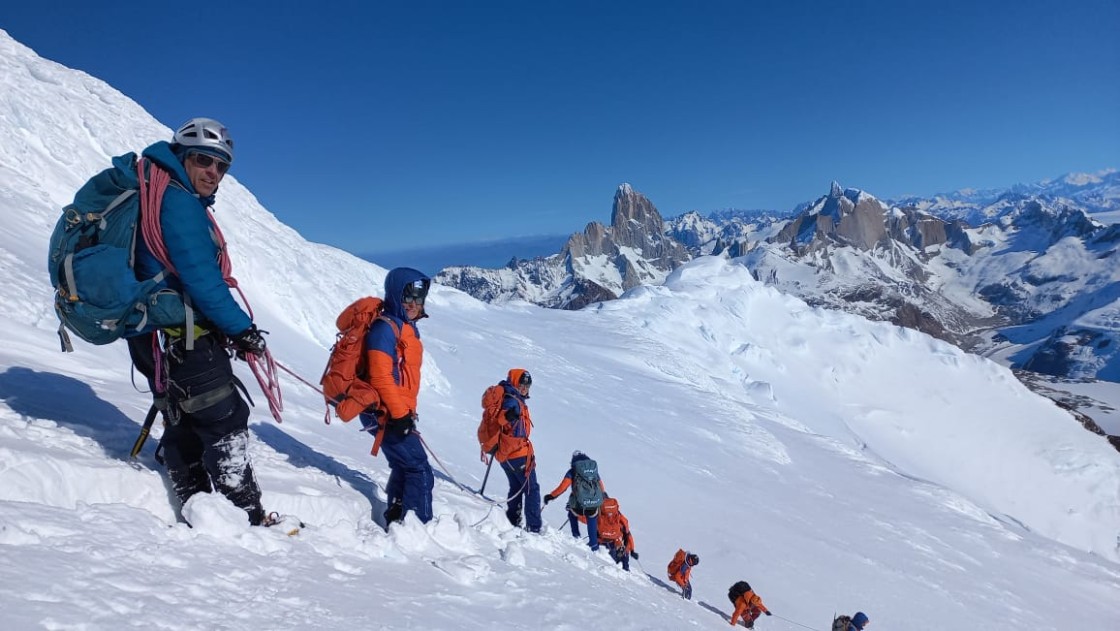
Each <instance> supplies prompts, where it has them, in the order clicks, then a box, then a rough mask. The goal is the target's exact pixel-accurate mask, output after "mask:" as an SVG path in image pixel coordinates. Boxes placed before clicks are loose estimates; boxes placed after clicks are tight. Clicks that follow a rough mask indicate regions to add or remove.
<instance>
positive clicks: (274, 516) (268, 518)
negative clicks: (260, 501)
mask: <svg viewBox="0 0 1120 631" xmlns="http://www.w3.org/2000/svg"><path fill="white" fill-rule="evenodd" d="M260 525H261V526H264V527H265V528H279V529H280V530H281V531H283V532H284V534H286V535H288V536H289V537H294V536H295V535H298V534H299V530H300V528H303V522H302V521H300V520H299V519H298V518H296V517H293V516H292V515H281V514H280V513H277V512H276V511H272V512H271V513H269V514H267V515H265V517H264V520H263V521H261V523H260Z"/></svg>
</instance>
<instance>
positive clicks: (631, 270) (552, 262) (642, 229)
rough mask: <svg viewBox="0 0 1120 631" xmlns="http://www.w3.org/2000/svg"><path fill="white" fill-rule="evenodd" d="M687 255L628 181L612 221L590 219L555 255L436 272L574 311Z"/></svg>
mask: <svg viewBox="0 0 1120 631" xmlns="http://www.w3.org/2000/svg"><path fill="white" fill-rule="evenodd" d="M691 258H692V256H691V255H690V254H689V252H688V250H687V249H686V248H685V247H684V246H683V245H681V244H680V243H678V242H677V241H675V240H674V239H673V238H671V237H669V236H666V234H665V221H664V220H663V219H662V217H661V213H659V212H658V211H657V208H656V207H654V205H653V203H652V202H650V200H649V199H648V198H646V196H645V195H642V194H641V193H639V192H638V191H636V190H634V188H633V187H632V186H630V185H629V184H626V183H623V184H620V185H619V187H618V189H617V190H616V191H615V194H614V203H613V206H612V209H611V225H610V226H609V227H608V226H604V225H603V224H601V223H599V222H597V221H593V222H591V223H589V224H587V226H586V227H585V228H584V229H583V232H577V233H575V234H573V235H572V236H571V237H569V238H568V242H567V243H566V244H565V245H564V247H563V249H562V250H561V251H560V252H559V253H558V254H556V255H553V256H550V257H546V258H542V259H538V260H534V261H515V262H512V264H511V267H510V268H509V269H510V272H511V274H509V275H508V277H507V276H502V275H498V274H494V273H492V272H493V271H492V270H483V269H479V268H454V269H448V270H444V271H443V272H440V274H438V275H437V280H438V281H439V282H441V283H443V284H446V285H451V286H453V287H458V288H459V289H462V290H464V291H467V292H468V293H470V294H472V295H474V296H476V297H479V298H482V299H484V300H503V299H510V298H520V299H523V300H528V301H530V302H534V303H536V304H541V305H544V306H549V307H561V308H568V309H578V308H580V307H583V306H585V305H587V304H589V303H592V302H597V301H601V300H610V299H612V298H616V297H618V296H619V295H620V294H621V293H622V292H623V291H625V290H627V289H630V288H631V287H635V286H637V285H640V284H642V283H657V282H661V281H662V280H664V279H665V276H666V275H668V273H669V272H670V271H672V270H673V269H674V268H676V267H677V266H678V265H680V264H681V263H683V262H685V261H688V260H689V259H691Z"/></svg>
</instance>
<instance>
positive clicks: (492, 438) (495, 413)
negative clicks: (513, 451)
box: [478, 384, 506, 454]
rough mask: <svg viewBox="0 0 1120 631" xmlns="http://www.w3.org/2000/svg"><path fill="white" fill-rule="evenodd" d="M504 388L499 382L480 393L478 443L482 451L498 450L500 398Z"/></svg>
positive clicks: (500, 423) (500, 432)
mask: <svg viewBox="0 0 1120 631" xmlns="http://www.w3.org/2000/svg"><path fill="white" fill-rule="evenodd" d="M505 393H506V391H505V388H503V387H502V386H501V384H498V385H494V386H490V387H489V388H487V389H486V392H483V393H482V420H481V421H480V422H479V423H478V445H479V447H481V448H482V453H486V454H494V453H496V452H497V451H498V439H499V438H501V435H502V422H503V421H504V420H505V418H504V416H503V414H502V399H503V398H505Z"/></svg>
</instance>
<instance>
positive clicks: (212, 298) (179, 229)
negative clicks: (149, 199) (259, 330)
mask: <svg viewBox="0 0 1120 631" xmlns="http://www.w3.org/2000/svg"><path fill="white" fill-rule="evenodd" d="M143 156H144V157H145V158H148V159H149V160H151V161H152V162H153V163H155V164H158V165H159V166H160V167H162V168H163V169H164V170H166V171H167V172H168V173H170V174H171V179H172V184H171V185H169V186H168V187H167V190H166V191H165V192H164V194H163V201H162V203H161V204H160V228H161V229H162V231H163V242H164V247H165V248H167V254H168V256H169V257H170V259H171V263H172V265H174V266H175V270H176V272H177V275H176V276H170V275H169V277H168V278H167V279H166V280H165V281H164V284H165V286H167V287H169V288H171V289H174V290H176V291H180V292H182V293H184V294H186V295H187V296H189V297H190V300H191V304H192V306H193V307H194V309H195V310H196V311H197V312H198V313H199V314H200V317H199V321H200V322H202V323H203V326H206V323H209V324H210V325H212V326H213V327H216V328H218V329H219V330H221V331H222V332H223V333H225V334H227V335H236V334H238V333H241V332H242V331H244V330H245V329H247V328H249V325H250V324H252V320H250V319H249V316H248V314H246V313H245V311H244V310H242V308H241V305H239V304H238V303H237V301H236V300H234V298H233V295H232V294H231V293H230V289H229V287H228V286H227V285H226V282H225V279H223V278H222V270H221V268H220V267H219V266H218V246H217V244H215V243H214V239H213V238H212V237H211V235H210V219H209V217H208V216H207V210H206V208H207V207H208V206H210V205H211V204H213V203H214V197H213V196H212V195H211V196H209V197H203V198H200V197H199V196H198V194H197V193H196V192H195V190H194V186H193V185H192V184H191V181H190V177H189V176H188V175H187V171H186V169H185V168H184V167H183V163H182V162H180V161H179V158H178V157H177V156H176V155H175V153H174V152H173V151H172V149H171V145H170V144H169V143H167V142H164V141H161V142H157V143H155V144H153V145H152V146H150V147H148V148H147V149H145V150H144V152H143ZM134 159H135V154H132V153H129V154H125V155H123V156H118V157H116V158H114V159H113V166H114V167H116V171H115V172H114V176H115V177H118V178H124V179H131V187H138V186H139V181H138V180H137V178H136V172H135V170H134V169H133V168H132V161H133V160H134ZM161 271H163V266H162V265H161V264H160V262H159V261H158V260H157V259H156V257H155V256H154V255H153V254H152V253H151V251H150V250H149V249H148V246H147V245H146V244H145V243H144V240H143V239H139V238H138V239H137V241H136V274H137V277H138V278H150V277H152V276H155V275H156V274H158V273H159V272H161Z"/></svg>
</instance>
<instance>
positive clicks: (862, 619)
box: [848, 611, 867, 631]
mask: <svg viewBox="0 0 1120 631" xmlns="http://www.w3.org/2000/svg"><path fill="white" fill-rule="evenodd" d="M866 625H867V614H865V613H863V612H862V611H857V612H856V615H854V616H852V624H851V625H850V626H849V627H848V629H849V631H863V627H864V626H866Z"/></svg>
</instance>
